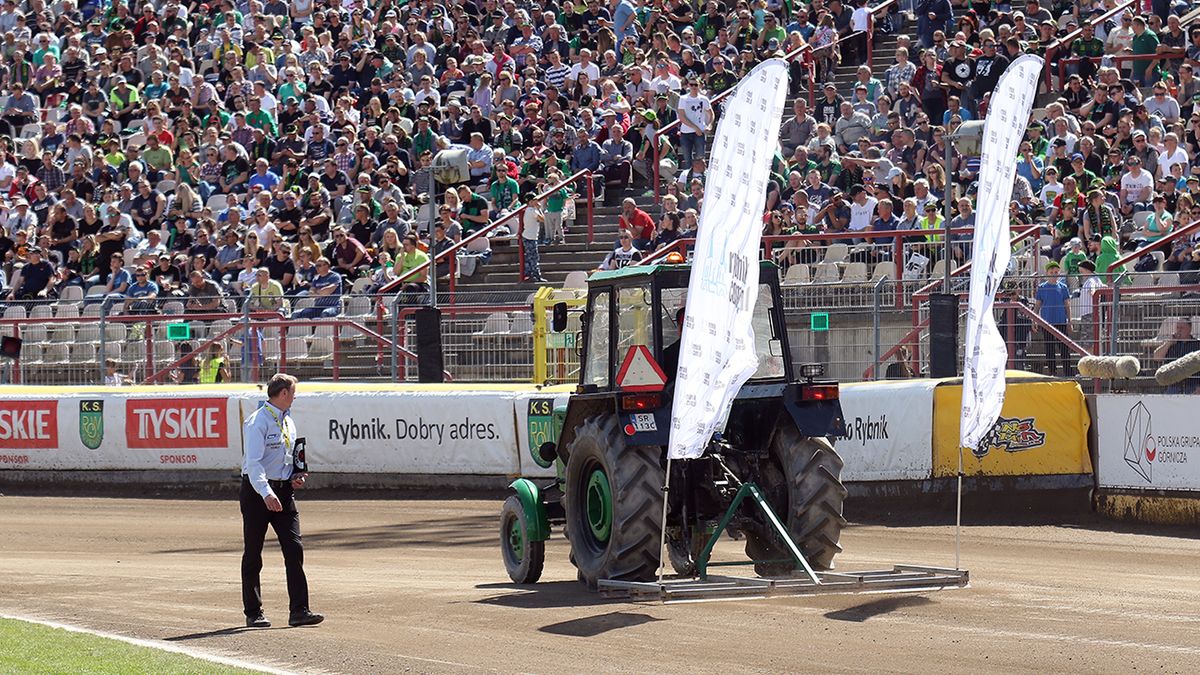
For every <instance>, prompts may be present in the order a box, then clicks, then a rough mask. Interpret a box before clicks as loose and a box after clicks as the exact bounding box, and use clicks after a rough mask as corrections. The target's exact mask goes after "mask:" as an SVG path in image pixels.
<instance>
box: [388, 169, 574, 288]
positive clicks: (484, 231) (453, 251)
mask: <svg viewBox="0 0 1200 675" xmlns="http://www.w3.org/2000/svg"><path fill="white" fill-rule="evenodd" d="M591 177H592V171H591V170H590V169H581V170H579V171H576V172H575V173H573V174H571V175H570V176H568V177H567V178H564V179H562V180H561V181H559V182H557V183H555V184H554V186H553V187H550V188H547V189H546V191H545V192H543V193H541V194H539V195H538V196H537V198H538V199H545V198H546V197H548V196H549V195H550V194H551V193H553V192H556V191H558V190H560V189H562V188H564V187H566V186H568V185H570V184H572V183H574V182H576V181H578V180H581V179H584V178H586V179H587V187H588V200H587V203H588V243H589V244H590V243H592V239H593V236H594V235H593V211H592V201H593V200H592V198H591V191H592V180H591ZM526 208H528V204H526V205H523V206H521V207H520V208H518V209H515V210H513V211H510V212H509V213H506V214H504V215H503V216H501V217H500V218H497V219H496V220H493V221H492V222H490V223H488V224H487V225H485V226H484V227H482V228H480V229H479V230H478V231H476V232H473V233H471V235H470V236H468V237H464V238H463V240H462V241H460V242H458V243H457V244H454V245H453V246H451V247H450V248H448V249H446V250H445V251H442V252H441V253H436V254H434V255H433V256H432V258H431V260H430V263H431V264H432V266H433V274H435V275H436V274H437V263H438V262H439V261H442V259H443V258H446V257H450V258H451V260H453V259H454V258H453V257H454V256H457V255H458V252H459V251H461V250H462V249H463V248H464V247H466V245H467V244H470V243H471V242H473V241H475V240H477V239H479V238H481V237H484V236H486V235H488V234H489V233H491V232H492V231H493V230H495V229H496V228H497V227H499V226H500V225H502V224H503V223H506V222H508V221H509V220H512V219H513V218H516V217H517V216H519V215H520V214H523V213H524V212H525V209H526ZM517 222H518V224H519V223H520V221H519V220H518V221H517ZM516 236H517V237H518V238H519V237H520V236H521V232H520V228H519V227H518V228H517V233H516ZM518 243H519V242H518ZM430 263H427V264H425V265H421V266H420V267H416V268H413V269H411V270H409V271H407V272H405V273H404V274H402V275H401V276H398V277H396V278H395V279H393V280H391V281H389V282H388V283H387V284H385V285H384V286H383V287H381V288H380V289H379V290H378V291H377V293H376V294H377V295H384V294H387V293H391V292H393V291H395V290H397V289H399V288H400V287H401V286H403V285H404V284H405V283H406V282H408V281H409V280H410V279H412V278H413V277H416V276H418V275H420V274H421V273H424V272H427V271H429V267H430ZM450 283H451V290H454V289H453V283H454V275H453V274H451V275H450Z"/></svg>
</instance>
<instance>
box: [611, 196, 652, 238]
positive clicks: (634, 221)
mask: <svg viewBox="0 0 1200 675" xmlns="http://www.w3.org/2000/svg"><path fill="white" fill-rule="evenodd" d="M618 226H619V227H620V229H621V232H622V233H632V234H633V237H634V239H633V244H634V246H636V247H637V248H638V249H645V248H646V247H647V246H649V245H650V241H651V240H652V239H654V219H653V218H651V217H650V214H649V213H646V212H645V211H643V210H641V209H639V208H638V206H637V202H635V201H634V200H633V199H632V198H626V199H625V200H624V201H623V202H621V216H620V219H619V223H618Z"/></svg>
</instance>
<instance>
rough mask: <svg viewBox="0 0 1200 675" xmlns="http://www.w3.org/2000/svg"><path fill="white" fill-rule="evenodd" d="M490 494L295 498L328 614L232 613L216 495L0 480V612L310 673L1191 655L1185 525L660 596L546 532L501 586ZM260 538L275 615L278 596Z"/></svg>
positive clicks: (1122, 664) (937, 530)
mask: <svg viewBox="0 0 1200 675" xmlns="http://www.w3.org/2000/svg"><path fill="white" fill-rule="evenodd" d="M498 509H499V502H498V501H380V500H360V501H333V500H310V501H305V502H303V503H302V504H301V514H302V516H301V522H302V526H303V529H304V532H305V543H306V549H307V550H306V558H307V560H306V569H307V571H308V575H309V581H310V585H311V587H312V597H313V609H314V610H316V611H320V612H324V613H325V614H326V615H327V617H328V618H327V620H326V622H325V624H324V625H322V626H319V627H316V628H307V629H288V628H286V627H285V628H282V629H279V628H272V629H270V630H246V629H242V628H239V626H241V624H242V613H241V607H240V593H239V581H238V564H239V557H240V555H241V540H240V527H241V525H240V518H239V516H238V510H237V503H236V501H233V500H228V501H163V500H128V499H70V498H55V497H0V542H2V544H0V551H2V553H0V613H3V612H12V613H21V614H26V615H36V616H39V617H42V618H49V619H55V620H59V621H63V622H67V623H73V624H77V625H82V626H86V627H89V628H95V629H101V630H106V631H112V632H116V633H121V634H125V635H130V636H134V637H140V638H148V639H166V640H171V641H174V642H176V643H178V644H185V645H189V646H193V647H196V648H200V649H206V650H210V651H216V652H219V653H222V654H226V655H231V656H237V657H239V658H243V659H246V660H249V661H253V662H258V663H264V664H269V665H273V666H276V667H281V668H286V669H292V670H302V671H314V672H405V671H407V672H414V671H415V672H489V671H496V672H540V673H554V672H578V671H606V672H607V671H624V672H638V673H643V672H696V671H702V672H720V671H725V672H786V671H836V672H846V671H858V672H911V671H925V672H928V671H956V672H983V671H993V672H994V671H1041V672H1046V671H1050V670H1070V671H1093V672H1099V671H1103V672H1128V671H1132V670H1138V671H1153V672H1197V671H1200V641H1198V640H1197V639H1196V635H1197V633H1198V631H1200V613H1198V612H1197V610H1196V608H1197V607H1200V577H1198V576H1197V574H1196V570H1197V560H1198V559H1200V541H1198V540H1196V539H1192V538H1186V537H1184V536H1182V535H1183V534H1184V533H1182V532H1175V533H1170V532H1168V533H1165V534H1155V535H1146V534H1134V533H1128V532H1122V531H1117V530H1116V528H1113V527H1110V526H1108V525H1107V524H1104V523H1094V524H1089V525H1084V526H1070V527H1066V526H1025V527H1013V526H1002V525H997V526H975V527H969V528H967V529H966V530H965V531H964V532H965V536H964V540H963V560H964V566H965V567H967V568H969V569H970V570H971V575H972V587H971V588H969V589H966V590H961V591H946V592H940V593H929V594H927V595H904V596H883V595H870V596H827V597H821V598H787V599H776V600H769V601H739V602H720V603H704V604H686V605H671V606H662V605H655V604H634V603H628V602H611V601H604V600H602V599H600V598H598V597H596V596H594V595H592V594H589V593H588V592H586V591H584V590H583V589H582V588H581V587H580V586H579V585H578V584H577V583H576V582H575V581H574V578H575V574H574V568H572V567H571V566H570V564H569V563H568V561H567V546H566V543H565V541H563V540H562V538H561V536H557V537H556V538H555V539H554V540H553V541H552V542H551V546H550V547H549V549H548V550H547V554H546V558H547V564H546V573H545V575H544V576H543V583H540V584H538V585H536V586H534V587H528V588H517V587H514V586H512V585H511V584H509V583H508V578H507V576H506V575H505V574H504V569H503V566H502V564H501V562H500V559H499V553H498V549H497V543H496V540H497V535H496V529H497V513H498ZM268 537H269V538H268V542H267V546H268V550H267V555H266V556H264V557H265V560H266V567H265V569H264V573H263V582H264V588H263V593H264V603H265V604H266V611H267V614H268V616H269V617H270V618H272V619H274V620H275V621H276V625H277V626H278V625H283V624H286V618H287V616H286V613H287V598H286V591H285V589H284V583H283V563H282V557H281V556H280V555H279V553H278V548H277V547H276V546H275V543H274V538H273V535H268ZM843 544H844V546H845V550H846V552H845V553H844V554H843V555H842V556H841V557H839V558H838V563H839V568H841V569H846V570H851V569H855V568H859V569H862V568H866V567H874V566H878V565H880V564H881V563H891V562H912V563H924V564H933V565H952V564H953V548H952V545H953V529H952V528H950V527H946V526H941V525H938V526H902V527H897V526H882V525H860V526H852V527H851V528H849V529H848V530H847V531H846V533H845V534H844V536H843ZM719 550H721V549H720V547H719ZM735 550H736V549H734V548H730V547H728V546H727V547H726V548H725V549H724V550H723V553H724V556H725V557H727V558H728V557H731V556H732V555H733V554H734V552H735Z"/></svg>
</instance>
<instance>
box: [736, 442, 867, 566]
mask: <svg viewBox="0 0 1200 675" xmlns="http://www.w3.org/2000/svg"><path fill="white" fill-rule="evenodd" d="M772 454H773V455H774V457H775V458H776V459H777V460H778V461H779V464H780V466H781V467H782V469H783V473H784V476H785V482H786V485H787V494H786V503H781V501H782V500H780V499H779V498H778V497H774V498H770V497H769V498H768V499H769V501H770V502H771V508H772V509H775V512H776V515H777V516H779V518H780V520H781V521H783V522H784V523H785V525H786V527H787V528H788V533H789V534H791V536H792V541H794V542H796V546H798V547H799V548H800V552H801V553H802V554H804V558H805V560H807V561H808V564H809V565H811V566H812V568H813V569H814V570H831V569H833V559H834V557H835V556H836V555H837V554H838V553H840V552H841V551H842V547H841V546H840V545H839V544H838V542H839V540H840V538H841V534H842V529H843V528H844V527H845V526H846V519H845V518H844V517H842V504H843V503H844V502H845V500H846V488H845V486H844V485H842V480H841V476H842V466H843V462H842V458H841V456H839V455H838V454H837V451H836V450H834V449H833V445H831V444H830V443H829V441H828V440H826V439H824V438H808V437H804V436H801V435H800V432H799V431H798V430H797V429H796V428H795V427H794V426H792V425H791V424H788V426H787V427H786V428H784V429H782V430H780V432H779V433H778V434H776V438H775V443H774V446H773V448H772ZM746 538H747V541H746V553H747V554H748V555H749V556H750V557H751V558H753V559H755V560H772V559H775V560H777V559H781V558H782V559H786V558H789V557H790V555H789V554H788V552H787V549H786V548H785V547H783V546H782V545H781V542H779V541H778V538H777V537H775V536H773V535H772V536H770V538H769V539H768V540H763V539H761V538H760V537H758V536H757V535H755V534H754V533H747V537H746ZM796 567H797V566H796V565H792V564H790V563H759V564H756V565H755V571H756V572H758V573H759V574H760V575H763V576H782V575H785V574H787V573H789V572H791V571H792V570H794V569H795V568H796Z"/></svg>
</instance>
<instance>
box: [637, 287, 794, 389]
mask: <svg viewBox="0 0 1200 675" xmlns="http://www.w3.org/2000/svg"><path fill="white" fill-rule="evenodd" d="M660 297H661V298H662V304H661V305H660V307H659V312H660V315H661V319H660V320H661V323H662V335H663V344H664V345H671V344H674V343H675V342H676V341H678V340H679V338H680V334H681V333H682V331H683V325H682V318H683V317H682V316H680V315H679V310H680V309H681V308H683V307H684V305H685V304H686V299H687V289H684V288H664V289H662V292H661V294H660ZM773 308H774V305H773V300H772V295H771V287H770V286H768V285H767V284H759V286H758V302H757V303H755V305H754V316H753V318H752V319H751V323H752V324H753V326H754V350H755V354H756V355H757V356H758V370H756V371H754V375H753V378H754V379H770V378H779V377H783V376H784V374H785V373H784V365H783V358H784V354H783V348H782V345H783V343H782V342H781V341H780V340H779V338H778V336H776V335H775V332H774V330H773V328H772V326H771V311H772V310H773ZM677 317H678V318H679V321H676V318H677ZM667 376H668V377H672V376H673V375H672V374H668V375H667Z"/></svg>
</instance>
